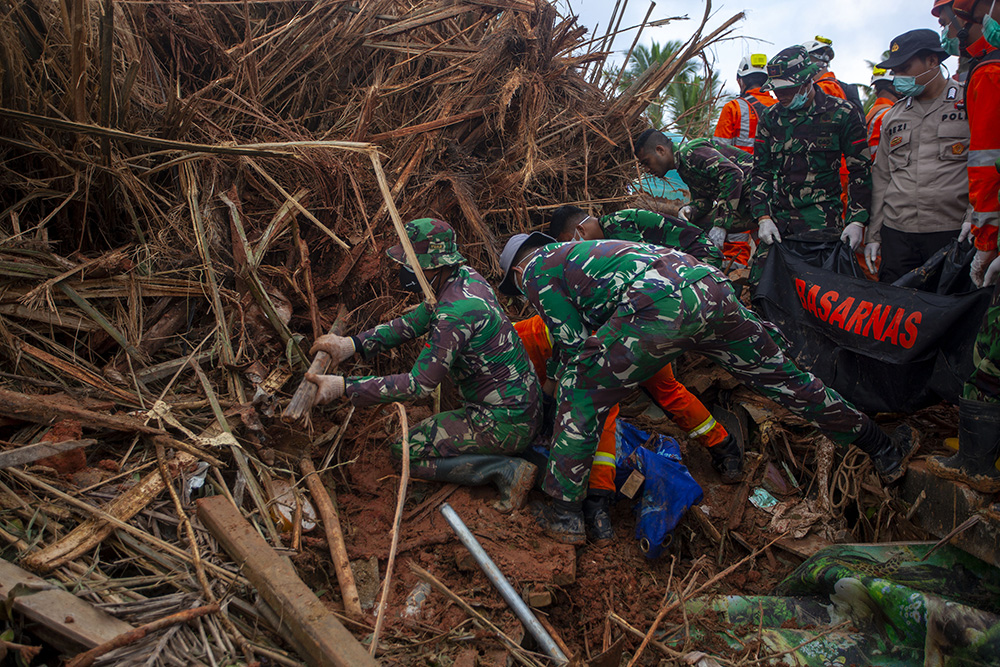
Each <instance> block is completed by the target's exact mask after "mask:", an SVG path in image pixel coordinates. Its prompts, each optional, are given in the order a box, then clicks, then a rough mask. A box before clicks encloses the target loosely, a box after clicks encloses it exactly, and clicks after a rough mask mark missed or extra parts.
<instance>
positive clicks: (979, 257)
mask: <svg viewBox="0 0 1000 667" xmlns="http://www.w3.org/2000/svg"><path fill="white" fill-rule="evenodd" d="M996 258H997V251H996V250H977V251H976V256H975V257H973V258H972V265H971V266H970V267H969V277H970V278H972V282H973V283H974V284H975V286H976V287H985V284H984V282H983V279H984V278H985V276H986V269H987V268H992V266H993V260H995V259H996ZM995 279H996V276H995V275H994V280H995Z"/></svg>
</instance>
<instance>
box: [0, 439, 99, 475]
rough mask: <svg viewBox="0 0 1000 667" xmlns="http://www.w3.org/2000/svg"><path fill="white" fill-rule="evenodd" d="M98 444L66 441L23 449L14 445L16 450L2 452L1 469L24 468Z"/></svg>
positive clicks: (95, 442)
mask: <svg viewBox="0 0 1000 667" xmlns="http://www.w3.org/2000/svg"><path fill="white" fill-rule="evenodd" d="M0 444H3V445H10V444H11V443H7V442H3V441H2V440H0ZM96 444H97V441H96V440H66V441H64V442H39V443H36V444H34V445H24V446H21V447H18V446H16V445H14V447H15V449H10V450H7V451H4V452H0V469H2V468H10V467H12V466H23V465H25V464H27V463H34V462H35V461H37V460H38V459H44V458H45V457H47V456H55V455H56V454H62V453H63V452H71V451H73V450H74V449H80V448H81V447H89V446H91V445H96Z"/></svg>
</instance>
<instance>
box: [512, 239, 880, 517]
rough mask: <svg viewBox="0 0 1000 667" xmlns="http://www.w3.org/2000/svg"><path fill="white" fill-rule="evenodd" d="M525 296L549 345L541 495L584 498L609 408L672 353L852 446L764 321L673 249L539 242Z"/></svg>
mask: <svg viewBox="0 0 1000 667" xmlns="http://www.w3.org/2000/svg"><path fill="white" fill-rule="evenodd" d="M524 293H525V295H526V296H527V298H528V300H529V301H530V302H531V304H532V306H534V308H535V310H536V311H537V312H538V314H539V315H541V316H542V319H543V320H544V321H545V324H546V325H547V326H548V328H549V332H550V334H551V336H552V339H553V344H554V346H553V347H554V349H553V355H552V362H553V366H550V370H551V373H550V374H549V377H554V378H556V379H557V381H558V390H557V394H556V401H557V403H558V416H557V417H556V430H555V433H556V437H555V438H554V441H553V445H552V449H551V454H550V456H549V468H548V473H547V475H546V477H545V482H544V489H545V491H546V492H547V493H549V494H550V495H552V496H553V497H555V498H559V499H562V500H567V501H579V500H582V499H583V498H584V496H585V495H586V492H587V480H588V477H589V475H590V467H591V462H592V460H593V457H594V452H595V451H596V449H597V444H598V436H599V434H600V432H601V427H602V425H603V422H604V420H605V418H606V417H607V413H608V410H609V409H610V408H611V406H613V405H615V404H616V403H618V402H619V401H620V400H622V399H624V398H625V397H626V396H627V395H628V394H629V392H630V391H631V390H632V389H634V388H635V386H636V385H638V384H639V383H640V382H642V381H644V380H647V379H649V378H650V377H652V376H653V375H654V374H655V373H656V372H657V371H659V370H660V369H661V368H662V367H663V366H665V365H667V364H668V363H670V361H671V360H672V359H674V358H675V357H677V356H679V355H680V354H682V353H683V352H697V353H699V354H702V355H704V356H706V357H708V358H709V359H712V360H713V361H715V362H716V363H718V364H720V365H721V366H723V367H724V368H726V369H727V370H729V371H730V372H731V373H732V374H733V375H734V376H735V377H736V378H737V379H739V380H741V381H743V382H746V383H747V384H749V385H751V386H753V387H754V388H756V389H757V390H758V391H760V392H761V393H763V394H764V395H765V396H767V397H769V398H771V399H773V400H775V401H777V402H778V403H780V404H781V405H783V406H785V407H786V408H788V409H789V410H791V411H792V412H794V413H796V414H798V415H800V416H802V417H804V418H805V419H808V420H810V421H812V422H813V423H815V424H816V425H817V426H819V427H820V428H822V429H823V430H824V431H825V432H826V433H828V434H829V435H830V437H831V438H833V439H834V440H836V441H837V442H839V443H849V442H853V441H854V440H855V438H856V437H857V436H858V433H859V432H860V430H861V427H862V425H863V423H864V420H865V419H866V418H865V417H864V415H862V414H861V413H860V412H858V411H857V410H856V409H855V408H854V407H853V406H851V405H850V404H849V403H847V402H846V401H845V400H844V399H842V398H841V397H840V395H839V394H837V393H836V392H835V391H833V390H832V389H829V388H827V387H826V386H824V385H823V383H822V382H821V381H820V380H819V379H818V378H816V377H814V376H813V375H812V374H810V373H807V372H805V371H803V370H801V369H799V368H797V367H796V366H795V364H794V363H793V362H792V361H791V359H789V358H788V357H787V356H785V354H784V352H783V351H782V348H781V347H779V345H778V344H777V343H776V342H775V340H773V339H772V335H774V336H778V334H777V331H776V330H775V329H774V328H773V325H770V324H768V323H766V322H762V321H761V320H760V319H758V318H757V316H756V315H755V314H754V313H753V312H752V311H750V310H748V309H747V308H745V307H744V306H743V305H742V304H740V302H739V301H738V300H737V298H736V295H735V294H734V293H733V289H732V287H731V286H730V284H729V282H728V280H726V277H725V276H724V275H723V274H722V273H721V272H720V271H718V270H717V269H715V268H713V267H710V266H707V265H706V264H702V263H700V262H697V261H696V260H695V259H693V258H692V257H689V256H687V255H685V254H683V253H679V252H676V251H674V250H669V249H665V248H656V247H654V246H649V245H642V244H637V243H628V242H623V241H581V242H576V243H561V244H549V245H546V246H543V247H542V249H541V250H540V251H539V252H538V253H537V254H536V255H535V256H534V257H533V258H532V259H531V260H530V261H529V262H528V264H527V266H526V268H525V273H524ZM591 332H593V334H592V333H591Z"/></svg>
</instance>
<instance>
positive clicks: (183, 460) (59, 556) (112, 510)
mask: <svg viewBox="0 0 1000 667" xmlns="http://www.w3.org/2000/svg"><path fill="white" fill-rule="evenodd" d="M196 461H197V459H196V458H195V457H194V456H191V455H190V454H188V453H187V452H177V456H176V457H174V458H173V459H172V460H170V461H169V462H168V464H167V469H168V470H169V471H170V473H171V474H173V475H174V476H176V475H178V474H179V473H180V471H181V470H182V469H184V468H187V467H190V466H192V465H194V463H195V462H196ZM165 488H166V481H165V480H164V479H163V478H162V477H161V476H160V471H159V470H156V471H155V472H152V473H150V474H148V475H146V476H145V477H144V478H143V479H142V480H141V481H140V482H139V483H138V484H136V485H135V486H133V487H132V488H130V489H129V490H128V491H126V492H125V493H123V494H122V495H120V496H118V497H117V498H115V499H114V500H112V501H111V503H110V504H109V505H108V507H107V509H106V510H105V511H106V512H107V513H108V514H110V515H111V516H113V517H115V518H117V519H119V520H121V521H128V520H129V519H131V518H132V517H134V516H135V515H136V514H138V513H139V512H141V511H142V510H143V509H145V508H146V506H147V505H149V503H151V502H152V501H153V499H154V498H156V497H157V496H158V495H160V493H161V492H162V491H163V490H164V489H165ZM114 530H115V526H114V525H113V524H111V523H109V522H107V521H105V520H102V519H87V520H86V521H84V522H83V523H81V524H80V525H79V526H77V527H76V528H75V529H73V532H71V533H70V534H69V535H67V536H65V537H64V538H62V539H61V540H59V541H58V542H53V543H52V544H50V545H49V546H47V547H45V548H44V549H42V550H40V551H36V552H35V553H33V554H30V555H29V556H28V557H26V558H25V559H24V564H25V566H26V567H28V568H30V569H31V570H34V571H35V572H51V571H52V570H54V569H55V568H57V567H59V566H61V565H63V564H65V563H67V562H68V561H71V560H75V559H76V558H77V557H79V556H80V555H81V554H83V553H86V552H87V551H90V550H91V549H93V548H94V547H96V546H97V545H98V544H100V543H101V542H103V541H104V540H105V539H107V538H108V536H109V535H111V533H112V532H114Z"/></svg>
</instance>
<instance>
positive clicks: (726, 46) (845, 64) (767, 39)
mask: <svg viewBox="0 0 1000 667" xmlns="http://www.w3.org/2000/svg"><path fill="white" fill-rule="evenodd" d="M557 4H558V6H559V9H560V10H561V11H562V13H563V14H569V13H570V12H568V11H567V7H570V8H572V14H575V15H577V16H578V17H579V22H580V24H582V25H584V26H586V27H587V28H589V29H590V30H591V31H592V32H593V31H594V29H595V26H597V29H596V32H597V34H598V35H599V36H602V35H604V33H605V31H606V30H607V24H608V21H609V19H610V17H611V12H612V10H613V9H614V6H615V0H557ZM932 5H933V2H932V0H877V1H875V0H837V1H836V2H832V1H831V0H757V1H756V2H755V3H753V4H751V3H749V1H748V0H737V1H735V2H732V1H730V2H725V3H723V2H719V1H718V0H716V1H715V2H713V3H712V12H713V16H712V18H710V19H709V23H708V26H707V28H706V31H705V32H706V33H707V32H711V30H712V29H713V28H715V27H717V26H719V25H720V24H721V23H723V22H724V21H725V20H727V19H728V18H729V17H731V16H733V15H734V14H737V13H739V12H741V11H742V12H745V13H746V18H745V19H744V20H743V21H741V22H739V23H737V24H736V25H735V26H734V28H735V30H734V32H733V34H732V37H733V38H731V39H730V40H728V41H725V42H722V43H720V44H717V45H716V46H714V47H712V48H711V49H710V50H709V53H708V54H707V55H708V58H709V60H710V61H714V63H715V65H714V66H715V68H716V70H717V71H718V72H719V74H720V76H721V78H722V80H723V82H724V84H723V85H724V88H725V90H726V91H727V92H729V93H735V92H737V91H738V88H737V85H736V76H735V73H736V68H737V66H738V65H739V62H740V59H741V58H742V57H743V56H745V55H749V54H751V53H764V54H766V55H767V56H768V58H770V57H771V56H773V55H775V54H776V53H777V52H778V51H780V50H781V49H783V48H785V47H788V46H792V45H793V44H801V43H802V42H804V41H806V40H810V39H814V38H815V36H816V35H822V36H824V37H827V38H829V39H832V40H833V49H834V51H835V53H836V57H835V58H834V60H833V62H832V63H831V64H830V69H831V70H832V71H833V72H834V73H835V74H836V75H837V78H838V79H840V80H841V81H845V82H848V83H864V84H865V85H867V84H868V83H869V82H870V80H871V69H870V68H869V67H868V65H867V64H866V63H865V60H872V61H875V62H877V61H878V60H879V59H880V56H881V54H882V52H883V51H885V50H886V49H887V48H888V47H889V42H890V41H891V40H892V38H893V37H895V36H896V35H899V34H901V33H904V32H906V31H908V30H913V29H916V28H930V29H932V30H934V31H935V32H937V31H939V30H940V27H939V26H938V24H937V19H935V18H934V17H933V16H931V12H930V8H931V6H932ZM648 9H649V2H648V1H646V0H629V2H628V6H627V8H626V11H625V17H624V18H623V20H622V23H621V28H625V27H626V26H636V25H639V24H640V23H642V19H643V17H644V16H645V15H646V12H647V11H648ZM704 11H705V5H704V0H699V2H697V3H695V2H690V1H687V2H682V1H681V0H658V2H657V3H656V8H655V9H654V10H653V13H652V14H651V15H650V17H649V20H650V22H653V21H656V20H658V19H663V18H667V17H672V16H684V15H686V16H688V17H690V20H687V21H674V22H671V23H670V24H668V25H665V26H662V27H656V28H649V27H647V28H646V29H645V30H643V32H642V35H641V37H640V39H639V43H640V44H646V45H648V44H649V43H650V42H651V41H653V40H656V41H658V42H661V43H662V42H665V41H668V40H676V39H680V40H687V38H688V37H690V36H691V33H692V32H694V30H695V28H697V27H698V22H700V20H701V16H702V14H703V13H704ZM598 24H600V25H599V26H598ZM633 39H635V31H634V30H633V31H629V32H627V33H624V34H622V35H619V36H618V37H617V38H616V41H615V42H614V45H613V47H612V48H613V50H614V51H615V52H616V54H615V56H614V58H615V59H616V60H617V62H621V61H622V60H624V58H625V53H626V52H627V51H628V49H629V47H630V46H631V44H632V40H633ZM946 64H948V63H946Z"/></svg>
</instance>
